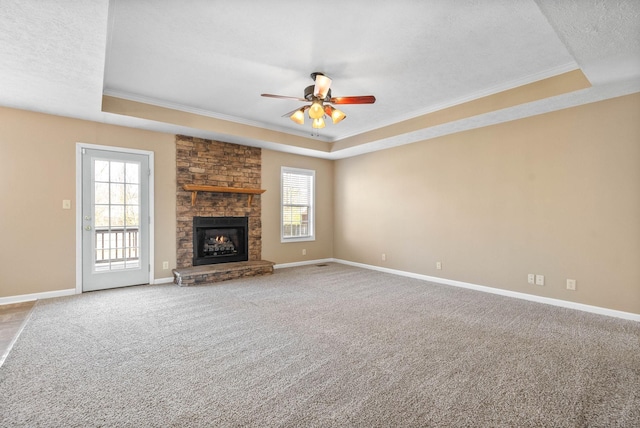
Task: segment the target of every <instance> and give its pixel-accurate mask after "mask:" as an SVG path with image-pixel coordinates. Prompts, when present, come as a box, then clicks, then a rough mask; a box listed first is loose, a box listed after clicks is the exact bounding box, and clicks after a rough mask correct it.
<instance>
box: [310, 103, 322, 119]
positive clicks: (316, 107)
mask: <svg viewBox="0 0 640 428" xmlns="http://www.w3.org/2000/svg"><path fill="white" fill-rule="evenodd" d="M322 116H324V109H323V108H322V104H320V103H319V102H318V101H314V103H313V104H311V107H310V108H309V117H310V118H311V119H320V118H321V117H322Z"/></svg>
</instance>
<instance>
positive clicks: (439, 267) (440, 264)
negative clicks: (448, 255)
mask: <svg viewBox="0 0 640 428" xmlns="http://www.w3.org/2000/svg"><path fill="white" fill-rule="evenodd" d="M436 269H438V270H440V269H442V262H436Z"/></svg>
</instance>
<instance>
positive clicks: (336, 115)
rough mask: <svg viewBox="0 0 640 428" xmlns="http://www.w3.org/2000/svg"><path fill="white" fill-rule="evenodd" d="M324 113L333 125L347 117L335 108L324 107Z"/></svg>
mask: <svg viewBox="0 0 640 428" xmlns="http://www.w3.org/2000/svg"><path fill="white" fill-rule="evenodd" d="M324 111H325V113H327V115H328V116H330V117H331V120H332V121H333V124H334V125H335V124H336V123H338V122H340V121H342V120H344V119H345V118H346V117H347V115H346V114H344V112H343V111H341V110H338V109H337V108H335V107H332V106H325V108H324Z"/></svg>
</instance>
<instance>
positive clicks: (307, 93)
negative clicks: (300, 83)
mask: <svg viewBox="0 0 640 428" xmlns="http://www.w3.org/2000/svg"><path fill="white" fill-rule="evenodd" d="M314 90H315V85H311V86H307V87H306V88H304V98H305V99H306V100H309V101H313V99H314V98H317V97H315V96H314V95H313V91H314ZM318 99H319V98H318ZM330 99H331V89H329V90H328V91H327V96H326V97H324V99H322V100H321V101H329V100H330Z"/></svg>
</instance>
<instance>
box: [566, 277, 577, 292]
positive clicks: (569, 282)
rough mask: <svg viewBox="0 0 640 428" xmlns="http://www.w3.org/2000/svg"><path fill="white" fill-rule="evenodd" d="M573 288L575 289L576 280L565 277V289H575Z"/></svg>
mask: <svg viewBox="0 0 640 428" xmlns="http://www.w3.org/2000/svg"><path fill="white" fill-rule="evenodd" d="M575 289H576V280H575V279H567V290H573V291H575Z"/></svg>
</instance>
